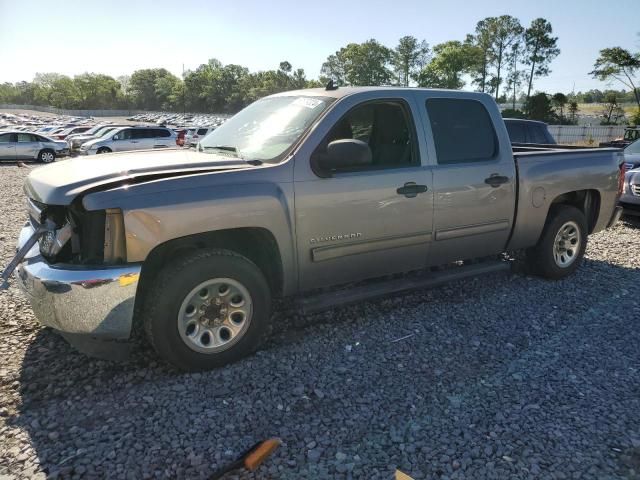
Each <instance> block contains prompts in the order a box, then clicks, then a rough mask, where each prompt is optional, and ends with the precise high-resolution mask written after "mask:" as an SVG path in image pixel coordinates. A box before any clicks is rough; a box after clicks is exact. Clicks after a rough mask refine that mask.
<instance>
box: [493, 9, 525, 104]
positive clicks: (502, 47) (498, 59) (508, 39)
mask: <svg viewBox="0 0 640 480" xmlns="http://www.w3.org/2000/svg"><path fill="white" fill-rule="evenodd" d="M490 21H491V22H493V23H494V27H493V28H492V31H493V33H494V37H493V41H492V42H491V50H490V51H491V53H490V58H492V59H493V63H494V66H495V74H494V76H493V78H492V82H491V83H492V85H493V86H494V93H495V99H496V101H497V100H498V98H499V97H500V85H501V84H502V80H503V78H502V76H501V74H502V69H503V68H504V62H505V59H507V56H508V52H509V49H510V48H511V47H512V45H513V44H514V43H517V42H519V41H520V38H521V35H522V32H523V28H522V26H521V25H520V21H519V20H518V19H517V18H515V17H512V16H511V15H501V16H500V17H497V18H495V17H493V18H490Z"/></svg>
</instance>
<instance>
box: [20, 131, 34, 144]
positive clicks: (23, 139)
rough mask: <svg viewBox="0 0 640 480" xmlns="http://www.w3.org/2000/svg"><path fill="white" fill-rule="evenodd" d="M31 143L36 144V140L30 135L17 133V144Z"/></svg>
mask: <svg viewBox="0 0 640 480" xmlns="http://www.w3.org/2000/svg"><path fill="white" fill-rule="evenodd" d="M31 142H37V140H36V138H35V137H34V136H33V135H31V134H30V133H19V134H18V143H31Z"/></svg>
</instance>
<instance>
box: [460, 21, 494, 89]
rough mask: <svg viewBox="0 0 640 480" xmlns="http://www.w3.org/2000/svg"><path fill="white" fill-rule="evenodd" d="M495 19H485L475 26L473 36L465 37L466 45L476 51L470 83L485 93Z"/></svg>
mask: <svg viewBox="0 0 640 480" xmlns="http://www.w3.org/2000/svg"><path fill="white" fill-rule="evenodd" d="M495 31H496V22H495V17H489V18H485V19H484V20H480V21H479V22H478V23H477V24H476V29H475V32H474V33H473V34H470V35H467V39H466V43H469V44H471V45H473V46H475V47H476V48H477V49H478V52H479V55H478V59H477V60H478V61H477V63H476V64H475V68H474V69H473V72H472V78H473V81H472V83H474V84H476V85H477V86H478V90H479V91H481V92H485V91H486V88H487V84H488V77H489V69H490V67H491V63H492V62H493V56H492V55H493V51H492V48H491V47H492V45H493V39H494V38H495Z"/></svg>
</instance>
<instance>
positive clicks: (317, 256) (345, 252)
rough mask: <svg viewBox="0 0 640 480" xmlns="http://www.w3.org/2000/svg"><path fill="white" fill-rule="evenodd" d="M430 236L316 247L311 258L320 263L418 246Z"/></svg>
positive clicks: (428, 233)
mask: <svg viewBox="0 0 640 480" xmlns="http://www.w3.org/2000/svg"><path fill="white" fill-rule="evenodd" d="M432 236H433V235H432V234H431V232H421V233H416V234H412V235H401V236H393V237H384V238H375V239H372V240H361V241H358V242H351V243H346V244H341V245H330V246H326V247H317V248H312V249H311V258H312V259H313V261H314V262H322V261H324V260H331V259H334V258H339V257H346V256H349V255H358V254H361V253H370V252H375V251H378V250H388V249H391V248H399V247H408V246H411V245H420V244H422V243H429V242H430V241H431V239H432Z"/></svg>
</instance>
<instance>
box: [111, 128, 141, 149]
mask: <svg viewBox="0 0 640 480" xmlns="http://www.w3.org/2000/svg"><path fill="white" fill-rule="evenodd" d="M133 132H134V130H133V129H131V128H127V129H125V130H121V131H120V132H118V133H116V134H115V135H114V136H113V142H112V143H111V146H112V147H113V151H114V152H128V151H130V150H135V148H136V145H135V143H133V142H134V141H135V140H134V139H133V138H132V137H133Z"/></svg>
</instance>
